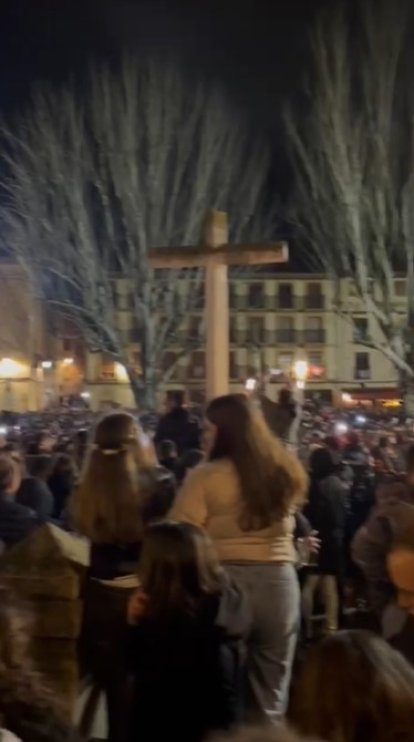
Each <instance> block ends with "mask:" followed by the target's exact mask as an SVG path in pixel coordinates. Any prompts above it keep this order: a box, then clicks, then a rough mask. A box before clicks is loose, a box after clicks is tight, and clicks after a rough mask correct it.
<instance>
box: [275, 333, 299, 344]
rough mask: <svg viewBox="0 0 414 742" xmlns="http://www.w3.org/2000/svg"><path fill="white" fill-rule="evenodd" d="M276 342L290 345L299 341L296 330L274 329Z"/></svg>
mask: <svg viewBox="0 0 414 742" xmlns="http://www.w3.org/2000/svg"><path fill="white" fill-rule="evenodd" d="M275 334H276V342H277V343H280V344H285V345H291V344H293V343H297V342H298V341H299V333H298V332H297V330H276V333H275Z"/></svg>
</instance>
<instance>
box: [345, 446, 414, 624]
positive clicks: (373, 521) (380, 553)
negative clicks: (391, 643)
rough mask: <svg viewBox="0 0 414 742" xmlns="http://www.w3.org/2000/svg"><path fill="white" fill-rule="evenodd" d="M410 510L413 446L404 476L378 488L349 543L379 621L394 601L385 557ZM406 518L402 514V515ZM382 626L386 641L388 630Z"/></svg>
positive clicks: (413, 501)
mask: <svg viewBox="0 0 414 742" xmlns="http://www.w3.org/2000/svg"><path fill="white" fill-rule="evenodd" d="M413 507H414V446H410V448H409V449H408V451H407V454H406V476H405V479H404V481H402V482H393V483H390V484H388V485H386V486H384V487H382V488H380V489H379V490H378V492H377V494H376V504H375V507H374V508H373V509H372V511H371V513H370V515H369V517H368V519H367V520H366V522H365V523H364V524H363V525H362V526H361V528H360V529H359V531H358V532H357V533H356V535H355V538H354V540H353V542H352V558H353V560H354V562H355V564H357V565H358V567H359V568H360V569H361V571H362V573H363V575H364V577H365V579H366V582H367V585H368V590H369V599H370V604H371V608H372V609H373V610H374V611H375V613H376V614H377V615H378V616H379V617H380V618H381V619H383V618H384V612H385V611H386V610H387V609H388V608H389V606H390V605H391V604H392V603H393V602H394V590H393V586H392V584H391V581H390V578H389V574H388V571H387V565H386V561H387V555H388V552H389V550H390V548H391V544H392V543H393V540H394V537H395V531H396V528H397V526H396V524H398V523H400V522H401V521H403V519H404V518H405V517H410V516H409V513H410V511H411V509H412V508H413ZM405 513H406V514H407V515H404V514H405ZM386 623H387V626H386V625H385V624H384V625H383V632H384V636H385V637H386V638H388V636H389V635H390V634H389V631H391V633H392V631H393V629H392V627H391V626H390V627H389V626H388V622H387V621H386Z"/></svg>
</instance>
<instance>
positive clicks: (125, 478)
mask: <svg viewBox="0 0 414 742" xmlns="http://www.w3.org/2000/svg"><path fill="white" fill-rule="evenodd" d="M155 463H156V460H155V454H154V452H153V449H151V447H150V446H149V445H148V444H147V442H146V441H145V440H144V437H143V434H142V431H141V430H140V428H139V426H138V424H137V422H136V421H135V419H134V418H133V417H132V415H129V414H128V413H126V412H113V413H110V414H108V415H105V417H103V418H102V419H101V420H100V421H99V422H98V424H97V426H96V428H95V432H94V435H93V439H92V444H91V446H90V449H89V451H88V453H87V456H86V461H85V464H84V468H83V472H82V474H81V477H80V483H79V487H78V488H77V489H76V491H75V492H74V495H73V498H72V502H71V513H72V520H73V525H74V526H75V528H76V529H77V530H78V531H79V533H81V534H83V535H84V536H87V537H88V538H89V539H90V540H91V541H92V542H94V543H118V544H128V543H133V542H135V541H137V540H139V539H140V537H141V536H142V530H143V524H142V510H143V506H144V500H145V498H146V493H145V491H144V489H145V488H144V487H143V485H142V477H140V474H142V473H144V472H145V471H149V469H150V468H151V467H152V466H153V465H154V464H155Z"/></svg>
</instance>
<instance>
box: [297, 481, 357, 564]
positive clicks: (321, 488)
mask: <svg viewBox="0 0 414 742" xmlns="http://www.w3.org/2000/svg"><path fill="white" fill-rule="evenodd" d="M304 512H305V515H306V517H307V518H308V519H309V521H310V523H311V525H312V528H313V529H314V530H315V531H318V535H319V538H320V540H321V547H320V551H319V554H318V563H317V568H316V569H317V571H318V572H320V573H321V574H326V575H338V576H340V575H342V573H343V569H344V560H345V531H346V520H347V497H346V488H345V487H344V485H343V482H342V481H341V479H340V478H339V476H337V475H336V474H331V475H329V476H327V477H325V478H324V479H319V480H313V481H312V482H311V489H310V494H309V502H308V504H307V506H306V508H305V511H304Z"/></svg>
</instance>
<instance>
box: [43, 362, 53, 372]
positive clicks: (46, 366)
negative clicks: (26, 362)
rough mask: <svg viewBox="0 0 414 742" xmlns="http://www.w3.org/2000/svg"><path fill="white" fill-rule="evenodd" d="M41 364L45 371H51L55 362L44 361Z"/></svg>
mask: <svg viewBox="0 0 414 742" xmlns="http://www.w3.org/2000/svg"><path fill="white" fill-rule="evenodd" d="M41 366H42V368H43V370H44V371H49V370H50V369H51V368H52V366H53V363H52V361H42V363H41Z"/></svg>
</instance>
